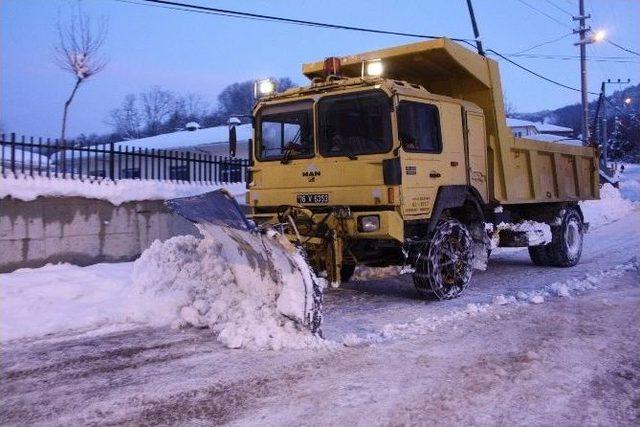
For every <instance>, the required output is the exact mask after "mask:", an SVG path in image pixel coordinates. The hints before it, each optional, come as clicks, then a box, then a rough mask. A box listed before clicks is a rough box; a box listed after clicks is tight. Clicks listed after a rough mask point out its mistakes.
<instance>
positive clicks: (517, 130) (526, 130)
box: [507, 118, 574, 138]
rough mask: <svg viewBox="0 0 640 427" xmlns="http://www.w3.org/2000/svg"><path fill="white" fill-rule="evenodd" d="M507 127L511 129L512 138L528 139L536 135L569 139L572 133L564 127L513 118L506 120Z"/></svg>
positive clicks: (571, 130)
mask: <svg viewBox="0 0 640 427" xmlns="http://www.w3.org/2000/svg"><path fill="white" fill-rule="evenodd" d="M507 126H509V128H511V132H512V133H513V136H515V137H517V138H530V137H531V136H533V135H538V134H548V135H557V136H561V137H564V138H569V137H571V136H573V133H574V132H573V129H571V128H568V127H564V126H558V125H552V124H551V123H542V122H530V121H529V120H521V119H513V118H507Z"/></svg>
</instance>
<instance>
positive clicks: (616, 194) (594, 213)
mask: <svg viewBox="0 0 640 427" xmlns="http://www.w3.org/2000/svg"><path fill="white" fill-rule="evenodd" d="M632 182H635V183H636V184H637V181H632ZM629 185H633V184H629ZM639 205H640V204H638V203H636V202H632V201H631V200H627V199H625V198H623V197H622V195H621V194H620V190H618V189H617V188H615V187H614V186H613V185H611V184H604V185H603V186H602V188H601V189H600V200H587V201H584V202H580V207H581V208H582V213H583V214H584V219H585V221H586V222H588V223H589V224H590V225H591V226H592V227H598V226H600V225H604V224H608V223H610V222H612V221H615V220H618V219H620V218H622V217H623V216H625V215H627V214H628V213H629V212H630V211H631V210H633V209H634V208H636V207H637V206H639Z"/></svg>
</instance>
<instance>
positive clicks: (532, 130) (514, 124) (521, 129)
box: [507, 118, 538, 138]
mask: <svg viewBox="0 0 640 427" xmlns="http://www.w3.org/2000/svg"><path fill="white" fill-rule="evenodd" d="M507 126H509V128H511V132H512V133H513V136H515V137H518V138H526V137H528V136H531V135H535V134H537V133H538V129H536V125H535V123H533V122H530V121H528V120H520V119H512V118H507Z"/></svg>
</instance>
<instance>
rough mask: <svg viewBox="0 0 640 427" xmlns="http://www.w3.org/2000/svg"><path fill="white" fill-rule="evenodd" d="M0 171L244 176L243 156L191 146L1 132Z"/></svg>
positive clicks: (200, 178)
mask: <svg viewBox="0 0 640 427" xmlns="http://www.w3.org/2000/svg"><path fill="white" fill-rule="evenodd" d="M1 136H2V140H1V141H0V144H1V145H2V174H3V175H6V174H8V173H13V174H23V175H31V176H47V177H61V178H67V179H85V178H87V179H110V180H114V181H115V180H119V179H149V180H171V181H185V182H213V183H234V182H246V180H247V174H248V170H247V169H248V167H249V161H248V160H246V159H235V158H230V157H225V156H216V155H211V154H208V153H198V152H193V151H176V150H162V149H153V148H151V149H149V148H134V147H128V146H123V145H122V143H110V144H101V145H86V146H79V145H74V143H73V142H71V141H68V142H67V143H66V144H61V143H60V142H59V141H58V140H52V139H49V138H47V139H43V138H25V137H24V136H23V137H21V138H20V139H17V138H16V135H15V134H14V133H12V134H10V135H5V134H2V135H1Z"/></svg>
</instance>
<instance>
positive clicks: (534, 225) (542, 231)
mask: <svg viewBox="0 0 640 427" xmlns="http://www.w3.org/2000/svg"><path fill="white" fill-rule="evenodd" d="M497 229H498V231H501V230H511V231H514V232H516V233H525V234H526V236H527V241H528V242H529V246H538V245H544V244H547V243H550V242H551V239H552V235H551V227H550V226H549V224H545V223H544V222H536V221H522V222H519V223H517V224H512V223H504V222H501V223H500V224H498V227H497Z"/></svg>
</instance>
